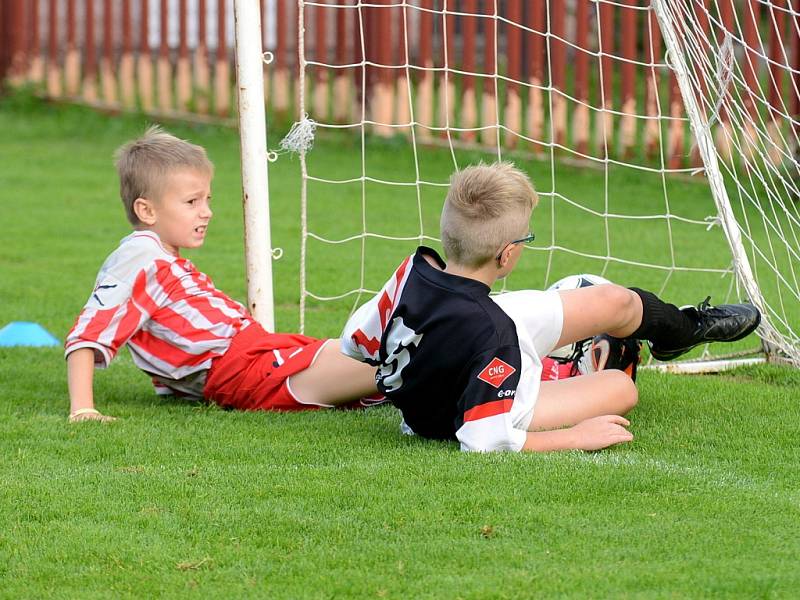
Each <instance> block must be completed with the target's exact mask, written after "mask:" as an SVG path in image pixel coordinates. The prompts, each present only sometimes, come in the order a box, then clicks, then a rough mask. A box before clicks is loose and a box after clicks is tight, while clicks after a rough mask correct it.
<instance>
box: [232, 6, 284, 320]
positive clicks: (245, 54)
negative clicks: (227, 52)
mask: <svg viewBox="0 0 800 600" xmlns="http://www.w3.org/2000/svg"><path fill="white" fill-rule="evenodd" d="M233 6H234V18H235V21H236V25H235V30H236V81H237V86H236V89H237V93H238V102H239V137H240V143H241V163H242V202H243V204H244V241H245V262H246V273H247V308H248V310H249V311H250V312H251V314H252V315H253V316H254V317H255V318H256V320H257V321H258V322H259V323H261V325H263V326H264V328H265V329H266V330H267V331H275V316H274V306H273V291H272V245H271V236H270V216H269V181H268V174H267V125H266V111H265V107H264V70H263V56H264V50H263V47H262V39H263V38H262V33H261V6H260V3H259V0H234V4H233Z"/></svg>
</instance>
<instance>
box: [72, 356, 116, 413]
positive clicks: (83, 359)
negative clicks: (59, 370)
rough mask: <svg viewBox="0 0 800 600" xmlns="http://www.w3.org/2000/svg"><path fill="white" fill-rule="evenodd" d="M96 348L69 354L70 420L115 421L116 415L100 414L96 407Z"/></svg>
mask: <svg viewBox="0 0 800 600" xmlns="http://www.w3.org/2000/svg"><path fill="white" fill-rule="evenodd" d="M93 382H94V350H92V349H91V348H79V349H77V350H75V351H74V352H70V354H69V356H67V385H68V387H69V404H70V408H69V420H70V422H73V423H75V422H77V421H113V420H114V417H109V416H108V415H103V414H100V412H99V411H98V410H96V409H95V407H94V391H93V387H92V384H93Z"/></svg>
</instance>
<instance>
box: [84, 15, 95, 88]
mask: <svg viewBox="0 0 800 600" xmlns="http://www.w3.org/2000/svg"><path fill="white" fill-rule="evenodd" d="M84 10H85V14H84V36H83V43H84V46H85V48H86V64H85V68H84V71H83V97H84V99H85V100H86V101H87V102H97V44H96V35H95V27H94V0H86V4H85V6H84Z"/></svg>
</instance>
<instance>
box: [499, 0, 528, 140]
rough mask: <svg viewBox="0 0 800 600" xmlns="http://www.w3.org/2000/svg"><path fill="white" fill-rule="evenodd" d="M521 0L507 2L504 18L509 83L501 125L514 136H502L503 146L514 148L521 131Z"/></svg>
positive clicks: (507, 134)
mask: <svg viewBox="0 0 800 600" xmlns="http://www.w3.org/2000/svg"><path fill="white" fill-rule="evenodd" d="M522 8H523V7H522V0H508V4H507V5H506V11H507V14H506V17H507V18H508V23H507V24H506V26H505V27H504V29H505V34H506V57H507V60H508V73H507V76H508V78H509V79H510V81H509V82H508V83H507V84H506V102H505V110H504V113H505V115H504V117H503V125H504V126H505V127H507V128H508V129H509V130H511V131H512V132H515V133H514V134H509V133H506V134H505V135H504V140H503V141H504V145H505V146H507V147H508V148H514V147H516V145H517V141H518V139H519V136H518V133H519V132H521V131H522V122H521V119H520V118H521V114H522V98H521V97H520V88H519V83H518V82H520V81H522V30H521V29H520V25H521V24H522Z"/></svg>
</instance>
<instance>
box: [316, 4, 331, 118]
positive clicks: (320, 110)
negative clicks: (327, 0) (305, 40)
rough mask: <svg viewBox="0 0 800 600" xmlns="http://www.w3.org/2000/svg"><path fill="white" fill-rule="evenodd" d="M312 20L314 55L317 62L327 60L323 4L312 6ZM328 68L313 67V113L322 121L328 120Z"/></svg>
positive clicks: (326, 27)
mask: <svg viewBox="0 0 800 600" xmlns="http://www.w3.org/2000/svg"><path fill="white" fill-rule="evenodd" d="M312 10H313V15H314V20H313V25H314V57H315V60H316V61H317V62H318V63H322V64H327V62H328V19H327V17H328V11H327V8H326V7H324V6H317V7H314V8H312ZM328 100H329V97H328V69H327V68H325V67H314V102H313V107H314V115H315V118H316V119H318V120H322V121H327V120H328Z"/></svg>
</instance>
